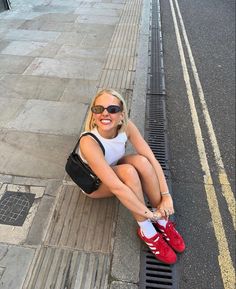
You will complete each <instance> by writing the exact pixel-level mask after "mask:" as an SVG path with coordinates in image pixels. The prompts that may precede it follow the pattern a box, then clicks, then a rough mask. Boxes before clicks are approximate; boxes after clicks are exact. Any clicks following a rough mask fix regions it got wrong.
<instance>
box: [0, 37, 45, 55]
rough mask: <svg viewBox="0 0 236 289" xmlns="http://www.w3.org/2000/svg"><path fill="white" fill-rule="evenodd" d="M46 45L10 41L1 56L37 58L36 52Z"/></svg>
mask: <svg viewBox="0 0 236 289" xmlns="http://www.w3.org/2000/svg"><path fill="white" fill-rule="evenodd" d="M46 45H47V43H46V42H35V41H28V42H27V41H11V42H10V43H9V44H8V45H7V47H5V49H2V51H1V54H11V55H30V56H39V53H37V50H38V49H40V48H43V47H45V46H46Z"/></svg>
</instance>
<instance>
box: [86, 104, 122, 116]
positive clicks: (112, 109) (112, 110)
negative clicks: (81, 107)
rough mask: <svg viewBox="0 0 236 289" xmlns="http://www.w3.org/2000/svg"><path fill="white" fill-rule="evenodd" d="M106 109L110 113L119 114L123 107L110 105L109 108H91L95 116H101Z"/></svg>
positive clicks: (99, 106)
mask: <svg viewBox="0 0 236 289" xmlns="http://www.w3.org/2000/svg"><path fill="white" fill-rule="evenodd" d="M105 109H106V110H107V111H108V112H109V113H117V112H120V111H121V107H120V106H119V105H109V106H108V107H104V106H102V105H95V106H93V107H92V108H91V111H92V112H93V113H95V114H99V113H103V112H104V110H105Z"/></svg>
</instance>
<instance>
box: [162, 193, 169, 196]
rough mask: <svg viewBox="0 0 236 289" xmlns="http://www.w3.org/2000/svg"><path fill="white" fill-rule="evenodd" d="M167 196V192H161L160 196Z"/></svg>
mask: <svg viewBox="0 0 236 289" xmlns="http://www.w3.org/2000/svg"><path fill="white" fill-rule="evenodd" d="M169 194H170V193H169V192H163V193H161V195H162V196H165V195H169Z"/></svg>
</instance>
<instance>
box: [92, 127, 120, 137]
mask: <svg viewBox="0 0 236 289" xmlns="http://www.w3.org/2000/svg"><path fill="white" fill-rule="evenodd" d="M97 131H98V133H99V134H100V136H102V137H103V138H107V139H112V138H115V137H116V136H117V134H118V131H117V129H116V128H115V129H112V130H109V131H104V130H102V131H101V130H100V129H99V128H98V127H97Z"/></svg>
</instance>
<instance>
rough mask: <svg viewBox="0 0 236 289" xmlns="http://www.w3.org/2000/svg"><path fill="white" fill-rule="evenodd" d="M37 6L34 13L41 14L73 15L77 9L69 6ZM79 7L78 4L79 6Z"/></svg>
mask: <svg viewBox="0 0 236 289" xmlns="http://www.w3.org/2000/svg"><path fill="white" fill-rule="evenodd" d="M60 4H61V5H60V6H59V5H50V6H48V5H36V6H34V7H33V11H35V12H41V13H73V12H74V10H75V8H74V7H71V6H69V5H68V6H67V5H63V3H62V2H61V3H60ZM77 5H78V4H77Z"/></svg>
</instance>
